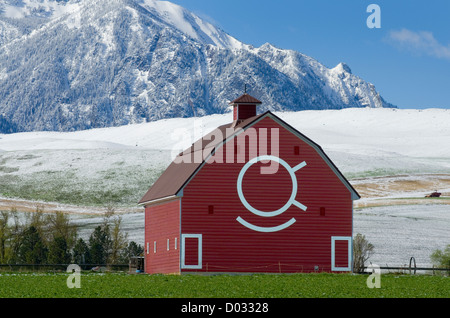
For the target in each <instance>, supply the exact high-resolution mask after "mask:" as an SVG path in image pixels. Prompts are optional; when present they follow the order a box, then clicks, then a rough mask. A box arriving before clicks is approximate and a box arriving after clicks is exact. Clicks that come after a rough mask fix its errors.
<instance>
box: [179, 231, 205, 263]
mask: <svg viewBox="0 0 450 318" xmlns="http://www.w3.org/2000/svg"><path fill="white" fill-rule="evenodd" d="M190 238H194V239H195V238H196V239H198V258H197V259H198V264H197V265H186V254H185V253H186V248H185V246H186V239H190ZM202 242H203V236H202V234H182V235H181V269H202V268H203V260H202Z"/></svg>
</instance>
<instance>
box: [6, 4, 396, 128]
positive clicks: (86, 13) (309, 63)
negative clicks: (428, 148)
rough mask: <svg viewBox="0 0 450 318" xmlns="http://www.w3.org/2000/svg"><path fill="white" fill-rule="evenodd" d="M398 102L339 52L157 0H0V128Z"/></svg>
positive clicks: (120, 122)
mask: <svg viewBox="0 0 450 318" xmlns="http://www.w3.org/2000/svg"><path fill="white" fill-rule="evenodd" d="M245 84H247V85H248V87H249V92H250V93H251V94H252V95H254V96H255V97H257V98H259V99H261V100H262V101H263V102H264V105H263V106H262V109H261V110H262V111H263V110H272V111H280V110H289V111H297V110H305V109H340V108H348V107H393V106H392V105H391V104H389V103H387V102H386V101H384V100H383V98H382V97H381V96H380V95H379V93H378V92H377V91H376V89H375V87H374V86H373V85H372V84H370V83H368V82H365V81H364V80H362V79H361V78H359V77H357V76H355V75H353V74H352V73H351V70H350V68H349V67H348V66H347V65H345V64H343V63H341V64H339V65H338V66H336V67H335V68H331V69H330V68H327V67H325V66H324V65H322V64H320V63H319V62H318V61H316V60H314V59H313V58H311V57H308V56H306V55H303V54H301V53H299V52H295V51H290V50H283V49H279V48H276V47H274V46H272V45H270V44H265V45H263V46H261V47H259V48H254V47H252V46H250V45H247V44H244V43H242V42H240V41H238V40H237V39H235V38H233V37H232V36H230V35H228V34H227V33H226V32H224V31H222V30H220V29H219V28H217V27H215V26H213V25H212V24H210V23H208V22H206V21H204V20H202V19H201V18H199V17H198V16H196V15H195V14H193V13H191V12H189V11H188V10H186V9H184V8H182V7H180V6H178V5H175V4H172V3H170V2H166V1H156V0H0V132H4V133H8V132H15V131H33V130H57V131H72V130H82V129H87V128H95V127H109V126H119V125H126V124H130V123H141V122H145V121H154V120H158V119H162V118H172V117H191V116H194V115H195V116H203V115H208V114H214V113H225V112H227V111H228V101H229V100H230V99H234V98H236V97H237V96H239V95H240V94H242V93H243V89H244V85H245Z"/></svg>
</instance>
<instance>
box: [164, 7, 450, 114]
mask: <svg viewBox="0 0 450 318" xmlns="http://www.w3.org/2000/svg"><path fill="white" fill-rule="evenodd" d="M171 2H174V3H177V4H179V5H181V6H183V7H185V8H187V9H189V10H190V11H193V12H194V13H196V14H197V15H199V16H201V17H203V18H205V19H207V20H209V22H212V23H213V24H215V25H217V26H218V27H220V28H221V29H223V30H224V31H226V32H227V33H229V34H230V35H232V36H234V37H235V38H237V39H238V40H240V41H242V42H244V43H247V44H251V45H253V46H255V47H258V46H261V45H262V44H264V43H266V42H269V43H271V44H273V45H275V46H277V47H279V48H283V49H292V50H296V51H299V52H302V53H304V54H306V55H309V56H311V57H313V58H315V59H317V60H318V61H319V62H321V63H323V64H324V65H325V66H327V67H334V66H336V65H337V64H338V63H340V62H345V63H346V64H348V65H349V66H350V68H351V69H352V72H353V73H354V74H356V75H358V76H360V77H361V78H363V79H364V80H366V81H369V82H371V83H373V84H374V85H375V86H376V88H377V90H378V91H379V92H380V94H381V95H382V96H383V97H384V98H385V99H386V100H387V101H388V102H390V103H392V104H394V105H397V106H398V107H399V108H431V107H438V108H447V109H450V1H448V0H432V1H411V0H410V1H406V0H388V1H380V0H372V1H365V0H339V1H337V0H307V1H306V0H305V1H304V0H276V1H275V0H271V1H269V0H171ZM370 4H377V5H379V7H380V9H381V28H380V29H369V28H368V27H367V23H366V21H367V18H368V17H369V15H370V13H367V7H368V6H369V5H370Z"/></svg>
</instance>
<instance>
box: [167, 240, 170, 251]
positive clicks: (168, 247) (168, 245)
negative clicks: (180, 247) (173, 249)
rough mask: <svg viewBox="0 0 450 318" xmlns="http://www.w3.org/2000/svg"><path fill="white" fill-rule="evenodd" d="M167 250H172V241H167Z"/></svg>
mask: <svg viewBox="0 0 450 318" xmlns="http://www.w3.org/2000/svg"><path fill="white" fill-rule="evenodd" d="M167 250H168V251H169V250H170V239H167Z"/></svg>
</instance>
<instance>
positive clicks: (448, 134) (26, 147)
mask: <svg viewBox="0 0 450 318" xmlns="http://www.w3.org/2000/svg"><path fill="white" fill-rule="evenodd" d="M275 114H276V115H277V116H279V117H280V118H282V119H283V120H285V121H286V122H288V123H289V124H290V125H292V126H293V127H294V128H296V129H297V130H299V131H300V132H302V133H303V134H305V135H306V136H307V137H309V138H311V139H312V140H314V141H315V142H317V143H318V144H320V145H321V146H322V148H323V149H324V150H325V152H326V153H327V154H328V155H329V156H330V158H331V159H332V160H333V162H334V163H335V164H336V165H337V166H338V168H339V169H340V170H341V171H342V172H343V173H344V175H346V177H347V178H348V179H349V180H350V182H351V183H352V184H353V185H354V186H355V187H356V188H357V190H358V191H360V192H361V194H363V199H362V200H361V201H360V202H359V203H358V202H357V204H359V206H358V205H357V206H356V207H357V208H356V209H355V219H354V233H355V234H356V233H361V234H364V235H366V237H367V238H368V240H369V241H370V242H371V243H372V244H374V245H375V254H374V255H373V257H372V258H371V261H372V262H373V263H375V264H378V265H382V266H385V265H388V266H400V265H404V264H406V263H408V262H409V259H410V258H411V257H415V258H416V261H417V263H418V266H430V265H431V264H430V260H429V256H430V254H431V253H432V252H433V251H434V250H435V249H443V248H444V247H445V246H446V245H447V244H449V243H450V235H449V233H450V231H448V229H449V228H450V205H449V203H450V200H440V201H425V200H424V199H422V200H419V199H418V198H423V197H424V195H425V194H426V193H431V192H432V191H434V190H440V191H442V192H443V193H445V194H446V195H447V196H450V124H449V123H450V110H443V109H427V110H400V109H370V108H366V109H344V110H324V111H302V112H295V113H290V112H281V113H275ZM230 116H231V115H230V114H224V115H213V116H208V117H204V118H196V119H168V120H161V121H158V122H153V123H145V124H137V125H129V126H123V127H116V128H103V129H93V130H86V131H79V132H70V133H59V132H31V133H18V134H12V135H0V178H2V184H7V185H8V187H6V188H4V189H6V190H8V191H12V192H14V191H24V192H25V191H31V190H33V189H35V188H40V189H44V190H43V191H44V192H46V191H47V192H51V191H55V192H57V194H56V195H55V196H54V197H58V195H60V196H62V197H65V196H68V197H71V196H74V194H77V193H80V200H81V202H82V201H83V200H87V198H86V196H85V195H86V193H94V198H92V197H89V199H95V195H98V196H103V195H104V193H106V194H108V195H110V196H111V198H115V197H117V196H119V197H124V198H127V200H128V201H127V202H128V203H127V204H128V205H127V204H126V205H125V207H122V208H124V210H125V211H129V213H126V214H123V224H124V227H125V229H127V230H128V233H129V238H130V239H133V240H135V241H137V242H139V243H140V244H143V235H144V232H143V230H144V225H143V222H144V219H143V214H142V213H136V205H135V204H134V202H137V200H138V199H139V198H140V197H141V196H142V195H143V194H144V193H145V191H146V190H147V189H148V187H149V186H150V185H151V183H152V182H153V181H154V180H155V179H156V178H157V176H158V174H159V173H161V172H162V171H163V169H164V168H165V167H166V166H167V165H168V164H169V163H170V161H171V159H172V158H173V154H176V153H179V152H180V151H181V150H183V149H185V148H187V147H188V146H190V145H191V143H192V142H193V141H195V140H196V139H197V138H200V137H201V136H203V135H205V134H206V133H208V132H210V131H211V130H213V129H214V128H216V127H217V126H220V125H223V124H226V123H229V122H230V121H231V120H230V119H231V118H230ZM62 179H63V180H65V181H64V182H63V183H60V182H59V181H60V180H62ZM6 190H4V191H6ZM98 190H102V191H103V192H98V193H97V192H96V191H98ZM83 191H84V192H83ZM105 191H106V192H105ZM121 191H122V192H121ZM0 192H1V191H0ZM30 195H31V196H32V195H36V194H35V193H30ZM38 195H39V194H38ZM413 197H416V199H415V200H412V198H413ZM75 199H76V198H75ZM400 199H402V200H400ZM94 201H95V200H94ZM4 202H6V201H4ZM377 205H378V206H377ZM380 205H381V206H380ZM385 205H387V206H385ZM360 207H368V208H363V209H361V208H360ZM62 208H64V206H63V207H62ZM103 208H104V206H100V207H98V206H97V207H96V208H92V209H89V208H86V209H84V208H78V210H77V209H76V208H74V210H73V211H72V212H73V213H74V214H72V216H71V217H72V218H73V219H74V221H76V222H77V223H78V224H80V225H82V232H83V231H84V232H83V233H84V234H82V235H88V234H89V233H90V232H89V231H91V230H92V229H93V228H94V226H95V224H99V223H101V221H102V217H101V211H103V210H104V209H103ZM127 209H128V210H127ZM68 210H70V209H68ZM77 211H78V212H77ZM80 211H81V212H80ZM96 213H97V214H98V215H95V214H96ZM87 214H94V215H88V216H87Z"/></svg>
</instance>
